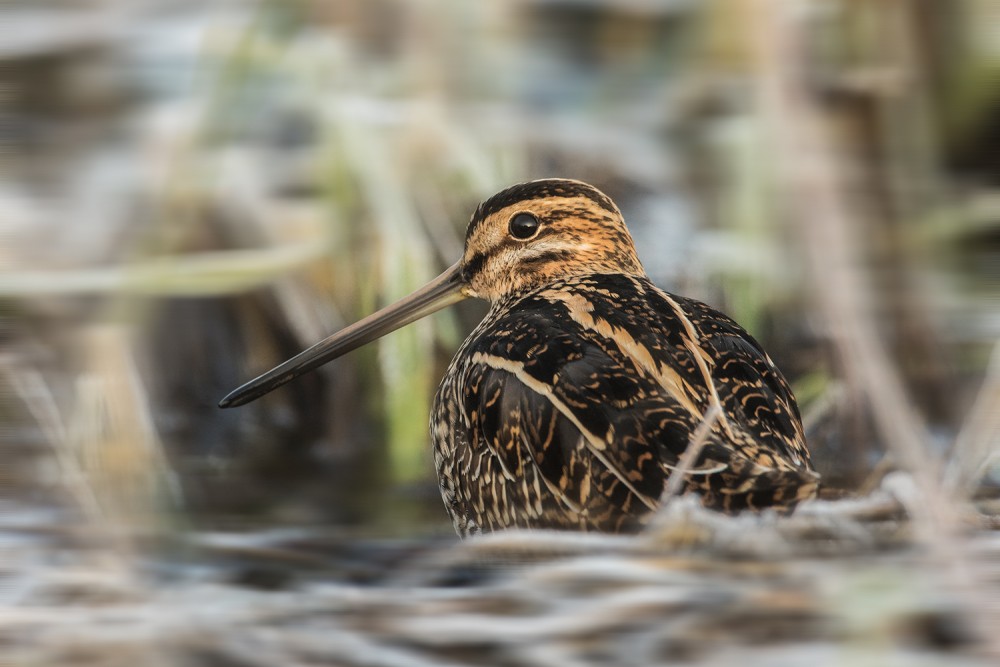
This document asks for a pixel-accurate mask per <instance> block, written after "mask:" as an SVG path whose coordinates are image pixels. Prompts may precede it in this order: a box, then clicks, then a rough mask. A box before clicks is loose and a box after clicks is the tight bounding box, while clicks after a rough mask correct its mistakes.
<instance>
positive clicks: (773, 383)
mask: <svg viewBox="0 0 1000 667" xmlns="http://www.w3.org/2000/svg"><path fill="white" fill-rule="evenodd" d="M524 234H530V236H525V237H523V238H522V237H521V235H524ZM463 296H474V297H479V298H483V299H486V300H488V301H489V302H490V303H491V308H490V310H489V313H488V314H487V315H486V317H485V318H484V319H483V321H482V323H480V325H479V326H478V327H477V328H476V329H475V331H473V332H472V334H471V335H470V336H469V337H468V339H467V340H466V341H465V343H464V344H463V345H462V347H461V348H460V349H459V351H458V352H457V354H456V355H455V358H454V360H453V361H452V363H451V365H450V367H449V369H448V371H447V373H446V374H445V377H444V379H443V381H442V383H441V386H440V388H439V390H438V393H437V396H436V398H435V401H434V408H433V411H432V415H431V436H432V439H433V445H434V461H435V466H436V468H437V473H438V479H439V482H440V486H441V492H442V496H443V498H444V501H445V506H446V507H447V509H448V512H449V513H450V514H451V517H452V520H453V521H454V523H455V527H456V530H457V531H458V532H459V534H461V535H463V536H464V535H468V534H473V533H477V532H481V531H492V530H497V529H502V528H508V527H514V526H518V527H545V528H559V529H573V530H602V531H614V532H617V531H624V530H632V529H635V528H637V527H639V526H641V525H642V524H643V523H644V522H645V521H646V520H647V519H648V517H649V516H650V515H651V513H652V512H653V511H654V510H655V509H656V508H657V507H658V506H659V504H660V502H661V496H662V494H663V492H664V488H665V485H666V481H667V479H668V478H669V476H670V474H671V472H672V471H673V470H675V469H676V468H677V466H678V462H679V460H680V457H681V455H682V454H683V453H684V451H685V449H686V448H687V447H688V445H689V443H690V441H691V438H692V434H693V433H694V431H695V430H696V429H697V428H698V426H699V425H700V424H701V423H702V421H703V420H704V419H705V417H706V414H708V413H709V411H710V409H711V408H712V407H713V406H716V407H717V409H718V414H720V415H721V417H720V418H719V419H717V420H716V421H715V422H714V424H713V425H712V428H711V431H710V432H709V435H708V437H707V439H706V440H705V442H704V444H703V446H702V448H701V449H700V452H699V453H698V456H697V457H696V458H695V459H694V461H693V465H692V466H691V467H690V468H689V469H687V470H686V474H685V476H684V484H683V489H684V490H688V491H696V492H698V493H699V494H701V497H702V502H703V503H704V504H705V505H706V506H707V507H710V508H713V509H718V510H722V511H729V512H731V511H738V510H741V509H745V508H751V509H759V508H763V507H777V508H780V509H791V508H793V507H794V506H795V504H796V503H798V502H800V501H801V500H803V499H806V498H810V497H812V496H814V495H815V493H816V490H817V487H818V476H817V475H816V473H815V472H813V470H812V467H811V465H810V462H809V453H808V451H807V450H806V447H805V440H804V437H803V433H802V426H801V423H800V419H799V413H798V409H797V407H796V404H795V399H794V397H793V396H792V393H791V391H790V390H789V388H788V385H787V383H786V382H785V380H784V378H783V377H782V375H781V373H780V372H779V371H778V370H777V368H775V366H774V364H773V363H772V362H771V360H770V359H769V358H768V356H767V354H766V353H765V352H764V350H763V349H761V347H760V345H759V344H758V343H757V342H756V341H755V340H754V339H753V338H752V337H751V336H750V335H749V334H748V333H747V332H746V331H744V330H743V329H742V328H741V327H740V326H739V325H738V324H736V323H735V322H733V321H732V320H731V319H729V318H728V317H727V316H725V315H723V314H722V313H720V312H718V311H715V310H713V309H711V308H709V307H708V306H706V305H705V304H703V303H700V302H698V301H694V300H692V299H687V298H684V297H681V296H676V295H672V294H670V293H668V292H665V291H663V290H660V289H659V288H657V287H656V286H655V285H653V284H652V283H651V282H650V281H649V279H648V278H647V277H646V275H645V272H644V271H643V269H642V266H641V264H640V262H639V260H638V258H637V256H636V253H635V248H634V245H633V243H632V239H631V236H630V235H629V233H628V230H627V228H626V227H625V224H624V221H623V220H622V217H621V214H620V212H619V211H618V209H617V207H616V206H615V205H614V204H613V203H612V202H611V200H610V199H608V198H607V197H606V196H605V195H603V194H602V193H600V192H599V191H598V190H596V189H595V188H593V187H591V186H589V185H586V184H584V183H580V182H578V181H569V180H563V179H548V180H543V181H533V182H530V183H523V184H519V185H515V186H513V187H511V188H508V189H506V190H504V191H502V192H500V193H498V194H497V195H494V196H493V197H491V198H490V199H488V200H487V201H485V202H484V203H483V204H482V205H480V207H479V208H478V210H477V211H476V213H475V215H473V218H472V221H471V222H470V224H469V228H468V232H467V235H466V247H465V253H464V255H463V258H462V261H460V262H459V263H458V264H456V265H455V266H454V267H452V269H450V270H449V271H448V272H446V273H445V274H443V275H442V276H441V277H439V278H438V279H437V280H435V281H434V282H433V283H432V284H431V285H429V286H428V287H427V288H425V290H421V291H420V292H418V293H417V294H415V295H414V297H412V298H408V299H407V300H404V302H401V303H400V304H398V305H395V306H390V307H389V308H388V309H386V311H383V313H384V314H376V315H375V316H372V317H370V318H367V319H366V320H363V321H362V322H361V323H359V324H358V325H354V326H353V327H349V328H348V329H346V330H345V331H344V332H341V333H340V334H335V335H334V336H333V337H331V339H328V341H325V342H324V343H321V344H319V345H318V346H315V347H314V348H310V350H307V351H306V352H304V353H303V354H302V355H300V357H297V358H296V359H293V360H291V361H289V362H286V364H283V365H282V366H280V367H279V368H278V369H275V371H272V372H271V373H269V374H267V375H265V376H262V378H259V379H258V380H255V381H253V382H251V383H250V384H248V385H246V386H245V387H243V388H241V389H240V390H237V392H234V394H232V395H231V396H230V397H227V399H226V401H224V404H227V405H228V404H239V402H245V400H244V399H246V400H252V398H255V397H256V396H257V395H260V394H262V393H265V392H266V391H269V390H270V389H273V388H274V387H275V386H278V385H279V384H281V383H283V382H284V381H287V380H288V379H290V378H291V377H294V375H297V374H298V373H300V372H304V370H308V369H309V368H314V367H315V366H317V365H319V364H320V363H324V362H325V361H327V360H329V359H330V358H332V357H333V356H339V355H340V354H343V353H344V352H346V351H348V350H350V349H353V348H354V347H357V346H358V345H360V344H364V342H367V341H368V340H370V339H372V338H373V337H377V336H378V335H382V334H384V333H386V332H387V331H388V330H391V329H393V328H396V327H398V326H402V325H403V324H405V323H407V322H410V321H413V319H416V317H420V316H423V315H425V314H426V313H427V312H430V311H431V310H432V309H436V308H437V307H443V305H447V304H448V303H451V302H453V301H455V300H457V299H458V298H460V297H463ZM234 396H235V398H233V397H234Z"/></svg>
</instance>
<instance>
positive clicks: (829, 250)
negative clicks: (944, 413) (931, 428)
mask: <svg viewBox="0 0 1000 667" xmlns="http://www.w3.org/2000/svg"><path fill="white" fill-rule="evenodd" d="M754 2H755V9H756V11H755V12H754V14H753V16H754V17H755V23H754V28H753V31H754V36H755V39H756V47H757V55H758V58H759V61H758V65H759V67H758V71H757V76H758V82H757V88H758V95H759V104H760V108H761V111H762V113H763V114H764V117H765V119H766V121H767V122H768V124H769V127H770V128H771V131H772V133H773V136H772V140H773V143H774V147H775V157H776V163H777V169H778V174H779V177H780V178H781V184H782V186H783V187H784V192H783V196H784V201H785V203H786V205H787V207H788V209H789V213H790V214H791V216H792V217H793V219H795V220H796V221H799V222H801V224H802V234H801V241H802V243H803V248H804V250H805V251H806V253H807V254H808V256H809V260H810V261H809V262H808V266H809V267H811V269H812V278H813V282H814V285H815V291H814V294H815V296H816V299H817V301H818V304H819V308H820V310H821V312H822V313H823V315H824V316H825V318H826V321H827V323H828V325H829V327H830V331H831V333H832V336H833V340H834V345H835V346H836V349H837V351H838V353H839V357H840V361H841V363H842V364H843V365H844V368H845V372H846V373H847V374H848V375H849V376H850V377H853V378H856V379H857V380H858V381H859V382H860V387H861V388H862V390H863V391H864V392H865V393H866V395H867V397H868V405H869V407H870V410H871V414H872V416H873V418H874V420H875V423H876V426H877V428H878V431H879V433H880V434H881V436H882V438H883V439H884V441H885V442H886V444H887V446H888V447H889V449H890V451H891V452H892V453H893V454H894V455H895V457H896V458H897V459H898V461H899V463H900V464H901V465H903V466H904V467H906V468H908V469H909V470H910V472H911V473H912V475H913V478H914V481H915V485H916V488H915V493H912V494H906V495H907V496H908V497H906V498H902V500H903V501H904V502H905V503H906V504H907V505H908V509H909V511H910V512H911V514H912V516H913V524H914V530H915V532H916V534H917V536H918V538H919V539H920V540H921V542H922V543H923V544H925V545H926V546H927V547H928V549H929V554H930V557H931V558H932V559H934V561H935V562H936V563H937V564H938V565H939V566H940V567H941V571H942V572H944V573H945V576H946V578H947V580H950V582H951V583H952V584H953V585H954V586H955V587H956V588H957V589H958V590H960V591H961V592H962V593H963V594H964V598H965V601H966V603H967V608H968V611H969V613H970V616H971V617H972V618H973V619H975V620H976V621H978V622H979V625H980V630H981V631H982V633H981V634H982V638H983V639H984V640H985V641H986V642H988V643H989V645H988V646H987V649H988V650H990V651H991V652H995V653H996V654H998V655H1000V638H998V637H996V636H995V627H996V626H993V627H990V623H989V622H988V621H986V619H984V618H982V616H983V612H985V611H986V609H987V608H988V607H989V606H990V605H989V602H988V599H987V598H986V597H985V595H984V593H985V591H984V590H983V588H982V583H981V582H978V581H977V580H976V579H977V577H976V576H975V575H974V573H973V569H974V568H975V565H976V564H975V563H972V562H971V561H970V560H969V559H967V558H965V557H964V556H963V549H962V544H963V542H964V541H965V539H964V537H963V536H962V535H961V534H960V533H959V531H960V530H961V528H962V525H963V524H962V521H961V512H960V509H959V507H958V506H957V504H956V502H955V499H954V498H953V497H952V496H951V495H950V494H949V493H948V492H947V489H946V488H945V487H944V485H943V484H942V479H941V474H940V473H941V471H940V469H939V466H938V464H937V462H936V461H935V460H934V459H933V458H932V457H931V455H930V453H929V452H928V449H927V445H928V443H929V437H928V433H927V430H926V427H925V426H924V423H923V420H922V418H921V417H920V415H919V414H918V413H917V412H916V411H915V410H914V409H913V407H912V404H911V402H910V400H909V397H908V396H907V392H906V389H905V387H904V385H903V382H902V380H901V378H900V376H899V374H898V372H897V369H896V368H895V367H894V365H893V363H892V361H891V357H890V355H889V353H888V351H887V349H886V347H885V345H884V343H883V341H882V340H881V339H880V337H879V334H878V331H877V327H876V325H875V322H874V321H873V319H872V316H871V304H870V303H869V302H868V300H867V299H866V295H868V294H870V293H871V290H870V285H869V283H868V280H867V278H866V276H865V275H864V273H863V271H862V270H861V269H860V268H859V266H858V263H859V258H860V257H861V253H859V251H858V248H859V244H858V242H857V239H858V232H859V230H858V217H857V215H856V214H855V212H854V211H851V210H850V206H849V202H848V200H847V197H845V195H844V192H845V179H844V176H843V174H844V173H845V166H846V165H845V164H844V163H845V158H844V156H842V155H839V154H838V153H837V152H836V151H835V147H834V144H833V141H832V140H831V138H830V137H829V136H828V132H827V128H826V127H825V122H824V117H823V114H824V111H823V109H822V108H821V107H820V105H819V103H818V102H817V101H816V99H815V98H814V96H812V95H810V93H809V91H808V90H807V88H806V83H807V75H806V72H805V71H804V69H803V68H802V67H801V64H802V63H803V61H804V60H805V57H806V50H805V48H804V43H805V38H804V35H803V34H802V33H803V24H802V21H801V20H799V19H800V17H801V15H800V14H799V15H796V12H795V8H794V7H793V6H792V5H793V3H792V2H789V1H788V0H754Z"/></svg>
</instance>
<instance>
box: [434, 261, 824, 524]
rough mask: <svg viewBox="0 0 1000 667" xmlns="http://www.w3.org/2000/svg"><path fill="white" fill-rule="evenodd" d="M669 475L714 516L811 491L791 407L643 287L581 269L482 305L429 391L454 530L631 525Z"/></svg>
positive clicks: (742, 359) (782, 387) (713, 320)
mask: <svg viewBox="0 0 1000 667" xmlns="http://www.w3.org/2000/svg"><path fill="white" fill-rule="evenodd" d="M712 406H717V407H718V410H719V414H720V415H721V416H720V418H719V419H718V420H717V421H716V422H715V424H714V426H713V428H712V431H711V433H710V435H709V437H708V438H707V440H706V442H705V444H704V446H703V447H702V449H701V452H700V455H699V456H698V457H697V458H696V459H695V460H694V462H693V465H692V467H691V468H690V469H689V471H688V472H687V474H686V475H685V484H684V487H683V488H685V489H686V490H695V491H697V492H699V493H700V494H701V495H702V498H703V502H704V503H705V504H706V505H707V506H709V507H712V508H715V509H721V510H724V511H736V510H739V509H744V508H747V507H750V508H760V507H766V506H775V507H779V508H788V507H793V506H794V505H795V504H796V503H797V502H799V501H800V500H802V499H803V498H808V497H811V496H812V495H814V494H815V491H816V486H817V477H816V475H815V473H813V472H812V469H811V466H810V463H809V457H808V452H807V450H806V449H805V444H804V439H803V434H802V427H801V424H800V420H799V414H798V410H797V408H796V405H795V400H794V398H793V397H792V394H791V391H790V390H789V388H788V385H787V383H786V382H785V380H784V378H783V377H782V376H781V373H780V372H779V371H778V370H777V369H776V368H775V367H774V365H773V364H772V363H771V361H770V359H769V358H768V357H767V355H766V354H765V353H764V351H763V350H762V349H761V348H760V346H759V345H758V344H757V342H756V341H755V340H753V338H752V337H750V335H749V334H747V333H746V332H745V331H744V330H743V329H742V328H741V327H740V326H739V325H737V324H736V323H735V322H733V321H732V320H731V319H729V318H728V317H726V316H725V315H723V314H721V313H719V312H717V311H715V310H713V309H711V308H709V307H708V306H706V305H704V304H702V303H700V302H698V301H694V300H692V299H686V298H683V297H678V296H674V295H671V294H669V293H666V292H663V291H662V290H659V289H658V288H656V287H655V286H653V285H652V283H650V282H649V281H648V280H647V279H645V278H642V277H637V276H626V275H617V274H596V275H589V276H583V277H575V278H570V279H566V280H562V281H557V282H554V283H552V284H549V285H546V286H544V287H542V288H539V289H535V290H533V291H530V292H527V293H524V294H520V295H514V296H512V297H511V298H510V299H507V300H505V301H502V302H498V303H496V304H494V306H493V308H492V309H491V310H490V312H489V314H488V315H487V316H486V318H485V319H484V320H483V322H482V323H481V324H480V326H479V327H478V328H477V329H476V330H475V331H474V332H473V333H472V334H471V335H470V336H469V338H468V339H467V340H466V342H465V344H464V345H463V346H462V348H461V350H460V351H459V353H458V354H457V355H456V357H455V359H454V361H453V362H452V365H451V367H450V368H449V370H448V373H447V374H446V375H445V378H444V380H443V381H442V384H441V387H440V389H439V391H438V395H437V398H436V400H435V407H434V411H433V414H432V419H431V433H432V438H433V440H434V456H435V464H436V466H437V468H438V476H439V480H440V483H441V489H442V494H443V495H444V499H445V503H446V505H447V507H448V510H449V512H450V513H451V515H452V518H453V520H454V521H455V524H456V527H457V528H458V530H459V532H460V533H462V534H469V533H475V532H479V531H490V530H495V529H499V528H506V527H514V526H521V527H548V528H564V529H575V530H605V531H621V530H628V529H632V528H634V527H636V526H639V525H641V524H642V523H643V521H644V519H645V518H647V517H648V516H649V514H650V513H651V512H652V511H653V510H655V509H656V507H658V506H659V504H660V499H661V495H662V493H663V491H664V487H665V484H666V480H667V478H668V477H669V476H670V473H671V471H672V470H674V469H675V468H676V467H677V465H678V462H679V460H680V457H681V455H682V454H683V453H684V451H685V449H686V448H687V447H688V444H689V442H690V441H691V436H692V434H693V432H694V431H695V429H697V428H698V426H699V425H700V424H701V423H702V421H703V420H704V419H705V418H706V415H707V414H708V413H709V412H710V410H711V408H712Z"/></svg>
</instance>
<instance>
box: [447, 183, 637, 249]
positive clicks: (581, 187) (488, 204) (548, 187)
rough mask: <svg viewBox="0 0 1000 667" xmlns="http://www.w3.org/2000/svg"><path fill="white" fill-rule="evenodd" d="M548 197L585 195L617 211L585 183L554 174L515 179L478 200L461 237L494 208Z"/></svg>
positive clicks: (476, 225) (608, 201)
mask: <svg viewBox="0 0 1000 667" xmlns="http://www.w3.org/2000/svg"><path fill="white" fill-rule="evenodd" d="M552 197H565V198H571V197H586V198H587V199H589V200H591V201H592V202H594V203H595V204H597V205H598V206H600V207H601V208H603V209H604V210H605V211H608V212H609V213H617V212H618V209H617V208H615V205H614V202H612V201H611V200H610V199H608V198H607V197H606V196H605V195H603V194H602V193H601V192H599V191H598V190H596V189H594V188H593V187H591V186H589V185H587V184H586V183H578V182H576V181H567V180H563V179H558V178H550V179H545V180H541V181H528V182H527V183H518V184H517V185H512V186H510V187H509V188H507V189H506V190H501V191H500V192H498V193H497V194H495V195H493V196H492V197H490V198H489V199H487V200H486V201H484V202H483V203H482V204H480V205H479V208H477V209H476V213H475V215H473V216H472V222H471V223H470V224H469V229H468V231H466V234H465V237H466V239H468V238H471V237H472V234H473V232H474V231H475V230H476V227H478V226H479V223H480V222H482V221H483V220H484V219H485V218H488V217H489V216H491V215H493V214H494V213H496V212H497V211H502V210H503V209H505V208H507V207H508V206H513V205H514V204H517V203H518V202H522V201H531V200H533V199H548V198H552Z"/></svg>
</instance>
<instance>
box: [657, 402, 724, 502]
mask: <svg viewBox="0 0 1000 667" xmlns="http://www.w3.org/2000/svg"><path fill="white" fill-rule="evenodd" d="M721 417H722V407H721V406H720V405H719V404H718V403H716V404H714V405H712V406H711V407H710V408H709V409H708V410H706V411H705V417H704V418H703V419H702V420H701V423H700V424H698V428H696V429H695V430H694V433H692V434H691V439H690V440H689V441H688V446H687V448H686V449H685V450H684V453H683V454H682V455H681V458H680V460H679V461H678V462H677V467H675V468H674V469H673V470H672V471H671V472H670V477H668V478H667V483H666V485H664V487H663V494H662V495H661V496H660V498H661V504H662V502H663V501H665V500H667V499H668V498H673V497H674V496H676V495H678V494H679V493H680V492H681V485H682V484H683V483H684V476H685V475H687V473H688V471H689V470H691V467H692V466H693V465H694V462H695V460H696V459H697V458H698V455H699V454H701V450H702V448H704V447H705V443H706V442H708V436H709V434H711V432H712V429H713V428H714V427H715V423H716V422H717V421H719V419H720V418H721Z"/></svg>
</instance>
